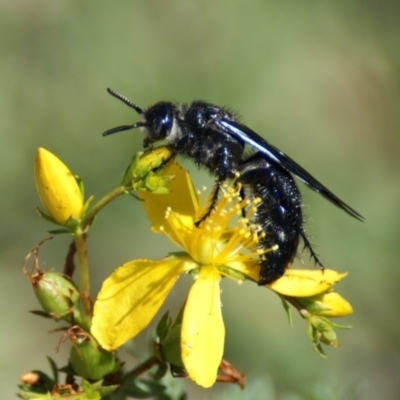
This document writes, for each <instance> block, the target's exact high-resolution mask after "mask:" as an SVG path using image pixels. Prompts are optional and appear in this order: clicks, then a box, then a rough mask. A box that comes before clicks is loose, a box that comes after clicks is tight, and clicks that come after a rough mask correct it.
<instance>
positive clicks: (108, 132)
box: [103, 122, 146, 136]
mask: <svg viewBox="0 0 400 400" xmlns="http://www.w3.org/2000/svg"><path fill="white" fill-rule="evenodd" d="M143 126H146V124H145V123H144V122H136V124H132V125H121V126H117V127H115V128H111V129H108V130H106V131H105V132H103V136H108V135H112V134H113V133H117V132H123V131H129V130H130V129H135V128H142V127H143Z"/></svg>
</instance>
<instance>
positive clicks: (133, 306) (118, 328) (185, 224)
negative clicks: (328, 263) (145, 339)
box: [91, 163, 341, 387]
mask: <svg viewBox="0 0 400 400" xmlns="http://www.w3.org/2000/svg"><path fill="white" fill-rule="evenodd" d="M165 174H166V175H169V176H173V177H174V179H173V180H171V181H170V182H169V183H168V185H167V186H168V189H169V193H168V194H164V195H156V194H154V193H151V192H140V197H141V198H142V199H143V203H142V204H143V206H144V209H145V211H146V214H147V216H148V218H149V220H150V221H151V222H152V229H153V231H155V232H158V233H163V234H165V235H167V236H168V237H169V239H170V240H171V241H172V242H174V243H175V244H176V245H177V246H178V247H179V248H180V249H182V250H183V251H181V252H180V253H175V254H172V255H170V256H168V257H166V258H164V259H162V260H159V261H152V260H134V261H130V262H128V263H126V264H124V265H122V266H120V267H119V268H117V269H116V270H115V271H114V272H113V273H112V274H111V276H110V277H109V278H107V279H106V280H105V282H104V283H103V286H102V288H101V290H100V293H99V294H98V297H97V300H96V302H95V305H94V316H93V321H92V328H91V332H92V334H93V336H94V337H95V338H96V339H97V340H98V342H99V343H100V344H101V346H103V347H104V348H105V349H107V350H114V349H116V348H118V347H119V346H121V345H123V344H124V343H125V342H126V341H127V340H129V339H130V338H133V337H134V336H136V335H137V334H138V333H139V332H140V331H142V330H143V329H144V328H146V326H147V325H148V324H149V322H150V321H151V320H152V319H153V317H154V315H155V314H156V313H157V311H158V310H159V308H160V307H161V305H162V303H163V302H164V300H165V298H166V296H167V295H168V293H169V292H170V291H171V289H172V287H173V285H174V284H175V282H176V280H177V279H178V278H179V276H180V275H181V274H183V273H188V272H190V273H191V274H192V276H193V277H194V279H195V281H194V283H193V286H192V288H191V289H190V292H189V295H188V298H187V301H186V304H185V308H184V312H183V318H182V324H181V326H182V327H181V334H180V340H181V343H180V346H181V358H182V362H183V365H184V367H185V369H186V371H187V373H188V374H189V376H190V378H191V379H192V380H193V381H194V382H196V383H197V384H198V385H200V386H203V387H210V386H212V385H213V384H214V383H215V381H216V378H217V371H218V367H219V365H220V363H221V360H222V356H223V348H224V339H225V328H224V324H223V319H222V313H221V299H220V288H219V282H220V280H221V277H223V276H225V277H229V278H231V279H234V280H236V281H238V282H241V281H243V280H244V279H250V280H252V281H255V282H257V281H258V279H259V268H260V267H259V257H260V254H262V253H267V252H268V251H273V250H274V249H265V250H263V251H261V250H260V249H259V248H258V246H257V245H258V233H257V230H258V229H259V228H258V227H257V226H254V224H251V223H250V222H249V221H250V219H251V217H252V215H253V213H254V212H255V211H256V207H257V204H258V200H255V201H250V200H242V199H240V198H239V191H238V189H237V188H236V189H234V188H232V187H229V186H225V187H224V188H223V192H224V194H223V195H222V196H221V198H220V199H219V200H218V202H217V204H216V206H215V208H214V211H213V213H211V215H210V216H209V217H208V218H207V219H206V220H205V221H204V222H203V223H202V224H201V226H200V227H197V226H196V225H195V222H196V221H198V220H199V219H200V218H201V217H202V216H203V215H204V213H205V212H206V210H207V206H205V207H201V206H200V204H199V203H200V201H199V197H198V196H197V195H196V193H195V191H194V188H193V185H192V183H191V181H190V178H189V176H188V174H187V173H186V172H185V171H183V170H182V168H181V167H180V166H179V165H178V164H175V163H170V164H169V166H168V167H167V168H166V171H165ZM205 204H208V202H206V203H205ZM244 207H245V208H246V212H247V215H248V218H247V219H244V218H242V217H241V210H242V208H244ZM231 225H232V226H233V228H232V227H231ZM340 278H341V276H340V274H338V273H336V272H335V271H329V270H326V271H325V272H324V273H321V271H303V274H302V273H300V272H299V271H298V270H288V271H287V272H286V273H285V275H284V277H282V278H281V279H280V280H278V281H277V282H274V283H273V284H271V285H269V287H270V288H271V289H272V290H275V291H276V292H278V293H281V294H285V295H288V296H293V297H295V296H296V295H298V296H303V297H307V296H314V295H317V294H320V293H322V292H324V291H326V290H327V289H329V288H330V287H331V286H332V285H333V284H334V283H336V281H338V280H340ZM279 281H281V283H278V282H279Z"/></svg>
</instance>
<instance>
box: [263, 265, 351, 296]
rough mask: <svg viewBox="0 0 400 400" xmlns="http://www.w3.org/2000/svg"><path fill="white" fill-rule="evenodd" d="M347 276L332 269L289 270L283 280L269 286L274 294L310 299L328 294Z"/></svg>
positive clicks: (280, 279)
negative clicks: (321, 294) (330, 289)
mask: <svg viewBox="0 0 400 400" xmlns="http://www.w3.org/2000/svg"><path fill="white" fill-rule="evenodd" d="M346 275H347V272H343V273H339V272H337V271H334V270H332V269H325V270H324V271H320V270H304V269H288V270H286V272H285V275H283V276H282V277H281V278H279V279H278V280H276V281H275V282H272V283H271V284H270V285H267V286H268V287H269V288H270V289H272V290H273V291H274V292H277V293H280V294H283V295H285V296H292V297H310V296H315V295H317V294H320V293H323V292H326V291H327V290H328V289H329V288H331V287H332V286H333V285H335V284H336V283H338V282H339V281H340V280H342V279H343V278H344V277H345V276H346Z"/></svg>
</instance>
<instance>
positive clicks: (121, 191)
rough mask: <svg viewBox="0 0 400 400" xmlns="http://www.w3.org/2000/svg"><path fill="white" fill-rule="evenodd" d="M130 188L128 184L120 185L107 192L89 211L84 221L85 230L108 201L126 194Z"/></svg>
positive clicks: (83, 227)
mask: <svg viewBox="0 0 400 400" xmlns="http://www.w3.org/2000/svg"><path fill="white" fill-rule="evenodd" d="M128 190H129V188H127V187H126V186H118V187H116V188H115V189H113V190H112V191H111V192H110V193H107V194H106V195H105V196H104V197H103V198H101V199H100V200H99V201H98V202H97V203H96V204H95V205H94V206H93V207H92V209H91V210H90V211H89V213H88V214H87V215H86V217H85V219H84V220H83V221H82V230H83V231H85V230H86V228H87V227H88V226H89V225H90V224H91V223H92V222H93V220H94V218H95V217H96V215H97V213H98V212H99V211H100V210H101V209H102V208H103V207H105V206H106V205H107V204H108V203H110V202H111V201H113V200H114V199H115V198H117V197H118V196H121V195H122V194H125V193H126V192H127V191H128Z"/></svg>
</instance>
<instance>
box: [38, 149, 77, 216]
mask: <svg viewBox="0 0 400 400" xmlns="http://www.w3.org/2000/svg"><path fill="white" fill-rule="evenodd" d="M35 181H36V189H37V191H38V193H39V197H40V200H41V202H42V204H43V206H44V207H45V209H46V210H47V212H48V213H49V214H50V215H51V217H53V219H54V220H55V221H56V222H58V223H59V224H64V223H65V222H67V220H68V219H79V218H80V217H81V216H82V212H83V199H82V194H81V191H80V189H79V186H78V184H77V182H76V179H75V177H74V176H73V175H72V173H71V171H70V170H69V169H68V168H67V166H66V165H65V164H64V163H63V162H62V161H61V160H59V159H58V158H57V157H56V156H55V155H54V154H52V153H50V152H49V151H47V150H45V149H43V148H39V149H38V151H37V153H36V160H35Z"/></svg>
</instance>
